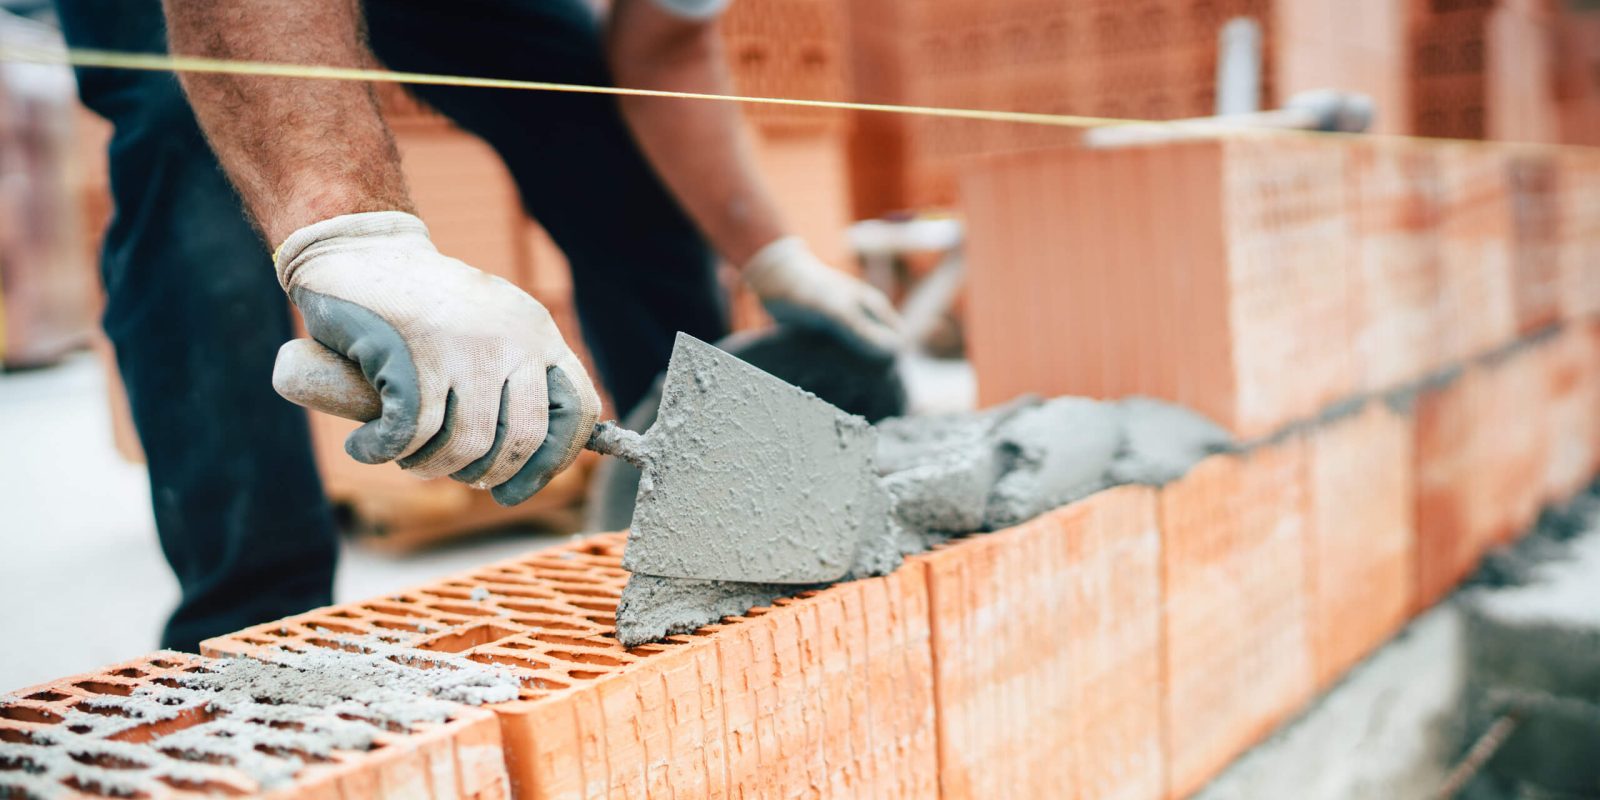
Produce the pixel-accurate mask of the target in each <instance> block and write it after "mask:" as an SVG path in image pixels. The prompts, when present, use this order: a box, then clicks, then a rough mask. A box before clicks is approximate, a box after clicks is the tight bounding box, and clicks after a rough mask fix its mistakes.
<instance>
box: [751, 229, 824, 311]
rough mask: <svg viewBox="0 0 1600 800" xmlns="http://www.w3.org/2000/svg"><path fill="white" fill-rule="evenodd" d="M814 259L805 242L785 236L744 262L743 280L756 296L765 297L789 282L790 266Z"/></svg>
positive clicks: (797, 237) (798, 238)
mask: <svg viewBox="0 0 1600 800" xmlns="http://www.w3.org/2000/svg"><path fill="white" fill-rule="evenodd" d="M815 258H816V257H815V256H813V255H812V254H811V247H810V245H807V244H806V240H804V239H802V238H800V237H799V236H785V237H783V238H781V239H778V240H776V241H774V242H772V243H771V244H769V245H767V246H766V247H763V248H761V249H760V250H757V251H756V254H755V255H753V256H751V257H750V260H749V261H747V262H745V265H744V270H743V275H744V280H745V283H747V284H749V285H750V288H751V289H754V290H755V293H756V294H757V295H762V296H765V295H767V294H770V293H771V292H772V291H775V290H777V289H779V288H780V287H781V286H783V285H785V284H787V283H788V282H789V278H788V277H787V273H789V272H790V271H791V270H792V269H793V267H792V266H791V265H792V264H794V263H796V262H798V261H803V260H815Z"/></svg>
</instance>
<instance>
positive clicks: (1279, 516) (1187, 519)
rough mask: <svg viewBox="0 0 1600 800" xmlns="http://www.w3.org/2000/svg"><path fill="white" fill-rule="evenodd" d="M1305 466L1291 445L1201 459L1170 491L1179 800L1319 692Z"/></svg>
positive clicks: (1166, 506) (1173, 758)
mask: <svg viewBox="0 0 1600 800" xmlns="http://www.w3.org/2000/svg"><path fill="white" fill-rule="evenodd" d="M1304 459H1305V443H1304V442H1303V441H1302V440H1300V439H1298V438H1291V439H1288V440H1286V441H1284V442H1282V443H1280V444H1275V445H1270V446H1266V447H1263V448H1260V449H1258V450H1256V451H1255V452H1253V453H1250V454H1248V455H1246V456H1243V457H1234V456H1221V457H1215V458H1211V459H1208V460H1206V461H1203V462H1201V463H1200V464H1199V465H1197V466H1196V467H1195V469H1194V470H1193V471H1191V472H1190V473H1189V475H1187V476H1185V477H1184V478H1183V479H1181V480H1179V481H1178V482H1176V483H1174V484H1172V485H1170V486H1168V487H1166V488H1165V489H1163V490H1162V492H1161V499H1160V501H1161V505H1162V520H1163V523H1164V524H1165V525H1166V526H1167V527H1166V528H1164V529H1163V530H1162V537H1163V545H1164V547H1163V549H1162V565H1163V566H1162V573H1163V578H1162V581H1163V583H1164V584H1165V586H1166V589H1167V595H1166V599H1165V602H1166V607H1165V609H1164V611H1165V613H1164V620H1165V637H1166V642H1167V674H1168V676H1169V680H1170V681H1171V683H1170V685H1169V687H1168V694H1167V700H1166V720H1167V723H1166V724H1167V726H1168V737H1169V739H1168V742H1169V748H1170V749H1169V752H1168V758H1169V764H1170V773H1169V780H1170V784H1169V786H1170V792H1171V794H1172V796H1175V797H1182V796H1186V795H1187V794H1189V793H1190V792H1192V791H1194V790H1195V789H1197V788H1199V787H1200V786H1201V785H1203V784H1204V782H1205V781H1206V780H1208V779H1209V778H1210V777H1212V776H1213V775H1215V774H1216V773H1217V772H1219V771H1220V770H1221V768H1222V767H1223V766H1224V765H1225V764H1227V763H1228V762H1229V761H1230V760H1232V758H1233V757H1234V756H1235V755H1237V754H1238V753H1240V752H1242V751H1243V750H1244V749H1245V748H1246V747H1248V746H1249V745H1251V744H1253V743H1255V742H1256V741H1257V740H1259V739H1260V738H1261V737H1263V736H1264V735H1265V734H1266V733H1267V732H1268V731H1270V730H1271V729H1272V728H1273V727H1275V726H1276V725H1277V724H1278V723H1279V722H1281V721H1283V720H1284V719H1285V718H1287V716H1288V715H1289V714H1290V713H1292V712H1293V711H1294V710H1295V709H1296V708H1298V707H1299V706H1300V704H1301V703H1302V702H1304V701H1305V700H1306V699H1307V698H1308V697H1309V696H1310V694H1311V691H1312V670H1311V653H1310V643H1309V640H1308V637H1307V630H1306V624H1305V619H1306V615H1305V602H1306V592H1305V586H1306V582H1305V575H1304V570H1305V556H1304V550H1303V548H1304V538H1305V512H1306V497H1305V487H1304V478H1303V476H1304V474H1305V473H1304Z"/></svg>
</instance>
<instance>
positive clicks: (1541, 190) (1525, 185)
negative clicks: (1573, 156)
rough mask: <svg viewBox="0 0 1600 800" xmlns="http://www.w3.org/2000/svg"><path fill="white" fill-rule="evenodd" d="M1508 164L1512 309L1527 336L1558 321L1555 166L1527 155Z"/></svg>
mask: <svg viewBox="0 0 1600 800" xmlns="http://www.w3.org/2000/svg"><path fill="white" fill-rule="evenodd" d="M1508 161H1509V163H1508V168H1509V170H1510V172H1509V176H1508V177H1509V178H1510V187H1509V188H1510V206H1511V209H1510V211H1511V233H1512V238H1511V244H1512V250H1511V297H1512V310H1513V312H1514V317H1515V322H1516V331H1517V333H1519V334H1528V333H1533V332H1535V331H1538V330H1540V329H1542V328H1545V327H1548V326H1550V325H1553V324H1554V323H1555V322H1557V321H1558V320H1559V319H1560V318H1561V303H1560V298H1559V296H1558V295H1559V292H1560V282H1561V281H1560V276H1561V270H1560V258H1559V254H1560V245H1561V224H1562V220H1561V208H1560V192H1559V184H1558V179H1559V178H1558V174H1557V171H1556V170H1557V168H1558V164H1559V162H1558V160H1557V159H1556V157H1555V156H1553V155H1550V154H1548V153H1532V152H1528V153H1516V154H1513V155H1512V156H1511V157H1510V158H1509V159H1508Z"/></svg>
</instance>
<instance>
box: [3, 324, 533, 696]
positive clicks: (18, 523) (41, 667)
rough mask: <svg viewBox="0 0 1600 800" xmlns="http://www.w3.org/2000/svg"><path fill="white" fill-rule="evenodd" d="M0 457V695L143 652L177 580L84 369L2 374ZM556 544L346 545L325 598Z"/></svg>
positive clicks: (373, 590)
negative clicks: (387, 548)
mask: <svg viewBox="0 0 1600 800" xmlns="http://www.w3.org/2000/svg"><path fill="white" fill-rule="evenodd" d="M0 451H3V452H4V453H5V455H6V457H5V458H4V459H0V693H4V692H6V691H9V690H12V689H20V688H23V687H26V686H32V685H34V684H37V683H42V682H44V681H47V680H50V679H52V678H57V677H61V676H63V675H70V674H74V673H78V672H83V671H86V670H90V669H93V668H95V667H99V666H103V665H105V664H109V663H113V662H116V661H122V660H126V659H128V658H132V657H134V656H138V655H140V654H142V653H147V652H149V651H151V650H153V649H155V647H156V642H157V637H158V636H159V634H160V630H161V623H162V621H163V620H164V619H165V617H166V614H167V612H168V610H169V609H170V607H171V606H172V604H173V603H174V602H176V600H177V596H178V588H177V582H176V581H175V580H174V579H173V577H172V574H171V573H170V572H169V571H168V570H167V565H166V562H165V561H164V560H163V559H162V557H161V551H160V549H159V548H158V546H157V544H156V535H155V522H154V520H153V518H152V517H151V512H150V498H149V482H148V480H147V479H146V477H145V472H144V467H143V466H140V465H134V464H128V463H126V462H124V461H122V460H121V458H119V457H118V456H117V454H116V452H115V451H114V450H113V449H112V445H111V423H110V418H109V416H108V415H107V411H106V402H105V385H104V378H103V375H102V373H101V371H100V368H99V366H98V365H97V364H96V363H95V361H94V360H93V359H92V358H90V357H88V356H86V355H85V356H80V357H76V358H73V359H71V360H69V361H68V362H67V363H65V364H63V365H62V366H59V367H55V368H52V369H46V370H38V371H32V372H23V373H0ZM560 538H561V537H559V536H553V535H551V534H547V533H532V532H514V531H513V532H508V533H505V534H497V535H495V536H493V537H490V538H477V539H472V540H469V541H466V542H462V543H459V544H457V545H453V546H451V547H448V548H445V549H441V550H435V551H431V552H427V553H422V554H418V555H414V556H388V555H380V554H375V553H372V552H368V551H365V550H362V549H360V548H355V547H349V546H346V547H345V548H344V554H343V560H342V561H341V563H340V567H339V576H338V580H337V584H336V587H335V595H336V597H337V599H338V600H340V601H345V600H355V599H360V598H364V597H370V596H373V595H376V594H382V593H384V592H390V591H394V590H397V589H402V588H405V587H407V586H412V585H415V584H418V583H422V582H424V581H427V580H430V579H433V578H436V577H439V576H442V575H447V574H450V573H453V572H458V571H461V570H464V569H468V568H470V567H473V566H476V565H478V564H482V563H485V562H488V561H493V560H498V559H503V558H509V557H511V556H514V555H516V554H518V553H520V552H523V551H526V550H530V549H533V548H536V547H541V546H548V545H549V544H552V543H554V542H555V541H559V540H560Z"/></svg>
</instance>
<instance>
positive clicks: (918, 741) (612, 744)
mask: <svg viewBox="0 0 1600 800" xmlns="http://www.w3.org/2000/svg"><path fill="white" fill-rule="evenodd" d="M624 541H625V536H624V535H621V534H608V535H600V536H595V537H590V538H587V539H584V540H580V541H577V542H574V543H573V544H570V545H566V546H563V547H559V548H554V549H550V550H543V551H538V552H535V553H531V554H529V555H526V556H523V557H520V558H516V559H512V560H510V561H504V562H500V563H498V564H493V565H489V566H486V567H483V568H480V569H477V570H473V571H471V572H468V573H464V574H462V575H459V576H457V577H454V578H449V579H446V580H443V581H439V582H437V583H435V584H432V585H429V586H424V587H420V588H418V589H415V590H412V591H408V592H402V593H398V594H395V595H392V596H390V597H386V598H376V599H373V600H370V601H366V602H362V603H351V604H346V605H342V606H334V607H330V608H326V609H320V610H318V611H313V612H310V613H308V614H303V615H300V616H296V617H290V618H288V619H285V620H282V621H281V622H277V623H270V624H267V625H261V626H256V627H254V628H249V629H246V630H244V631H241V632H240V633H238V634H234V635H231V636H227V637H222V638H220V639H213V640H210V641H208V642H205V643H204V645H203V648H204V650H205V651H206V652H208V653H252V652H259V651H260V650H261V649H262V648H272V647H275V646H284V645H287V646H291V647H306V646H323V647H327V646H338V644H339V639H340V638H341V637H351V636H373V635H375V636H380V637H384V638H386V639H387V640H389V641H392V642H395V643H401V644H406V645H409V646H416V647H420V648H423V649H432V650H444V651H450V652H457V653H462V654H464V655H465V656H466V657H467V658H469V659H472V660H474V661H480V662H483V663H492V664H499V665H503V666H507V667H511V668H513V669H514V670H516V671H517V673H518V675H519V676H520V678H521V680H522V681H523V690H522V694H521V698H520V699H519V700H515V701H511V702H508V703H501V704H498V705H494V706H491V708H492V709H493V710H494V712H495V713H496V714H498V715H499V717H500V721H501V731H502V735H503V737H504V739H505V744H506V758H507V765H508V768H509V772H510V775H511V780H512V782H513V786H514V787H515V789H516V793H517V796H518V797H521V798H558V797H559V798H565V797H601V796H641V797H642V796H652V797H656V796H668V795H672V794H677V795H681V796H691V797H701V796H705V797H728V796H789V795H794V794H801V793H805V792H809V791H821V792H823V793H825V794H826V793H831V794H835V795H845V796H851V795H854V796H863V797H927V796H932V795H933V794H934V793H935V791H936V785H935V782H936V776H937V774H938V768H937V764H936V761H937V754H936V752H935V739H934V736H935V731H934V713H933V676H932V664H931V661H930V649H929V633H928V608H927V588H926V582H925V580H924V578H923V576H922V573H921V568H920V567H919V566H910V567H907V568H904V569H901V570H900V571H898V572H896V573H894V574H892V575H889V576H887V577H884V578H873V579H869V580H863V581H855V582H851V583H845V584H840V585H838V586H834V587H831V588H828V589H825V590H822V591H819V592H815V593H809V594H807V595H806V596H804V597H802V598H799V599H793V600H781V601H779V602H778V603H776V604H775V605H774V606H773V607H772V608H769V609H757V610H754V611H752V612H750V614H749V615H748V616H747V617H742V618H733V619H730V620H727V621H726V622H725V623H723V624H719V625H714V626H710V627H708V628H706V629H703V630H702V631H700V632H698V633H696V634H694V635H691V636H677V637H673V638H671V639H670V640H668V641H667V642H666V643H662V644H653V645H646V646H643V647H638V648H634V649H632V650H625V649H623V648H622V647H621V646H620V645H619V644H618V643H617V641H616V639H615V638H614V637H613V626H614V623H615V619H614V614H615V612H616V606H617V600H618V596H619V594H620V592H621V590H622V586H623V585H624V583H626V580H627V573H626V572H625V571H624V570H623V569H622V566H621V553H622V547H623V543H624Z"/></svg>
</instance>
